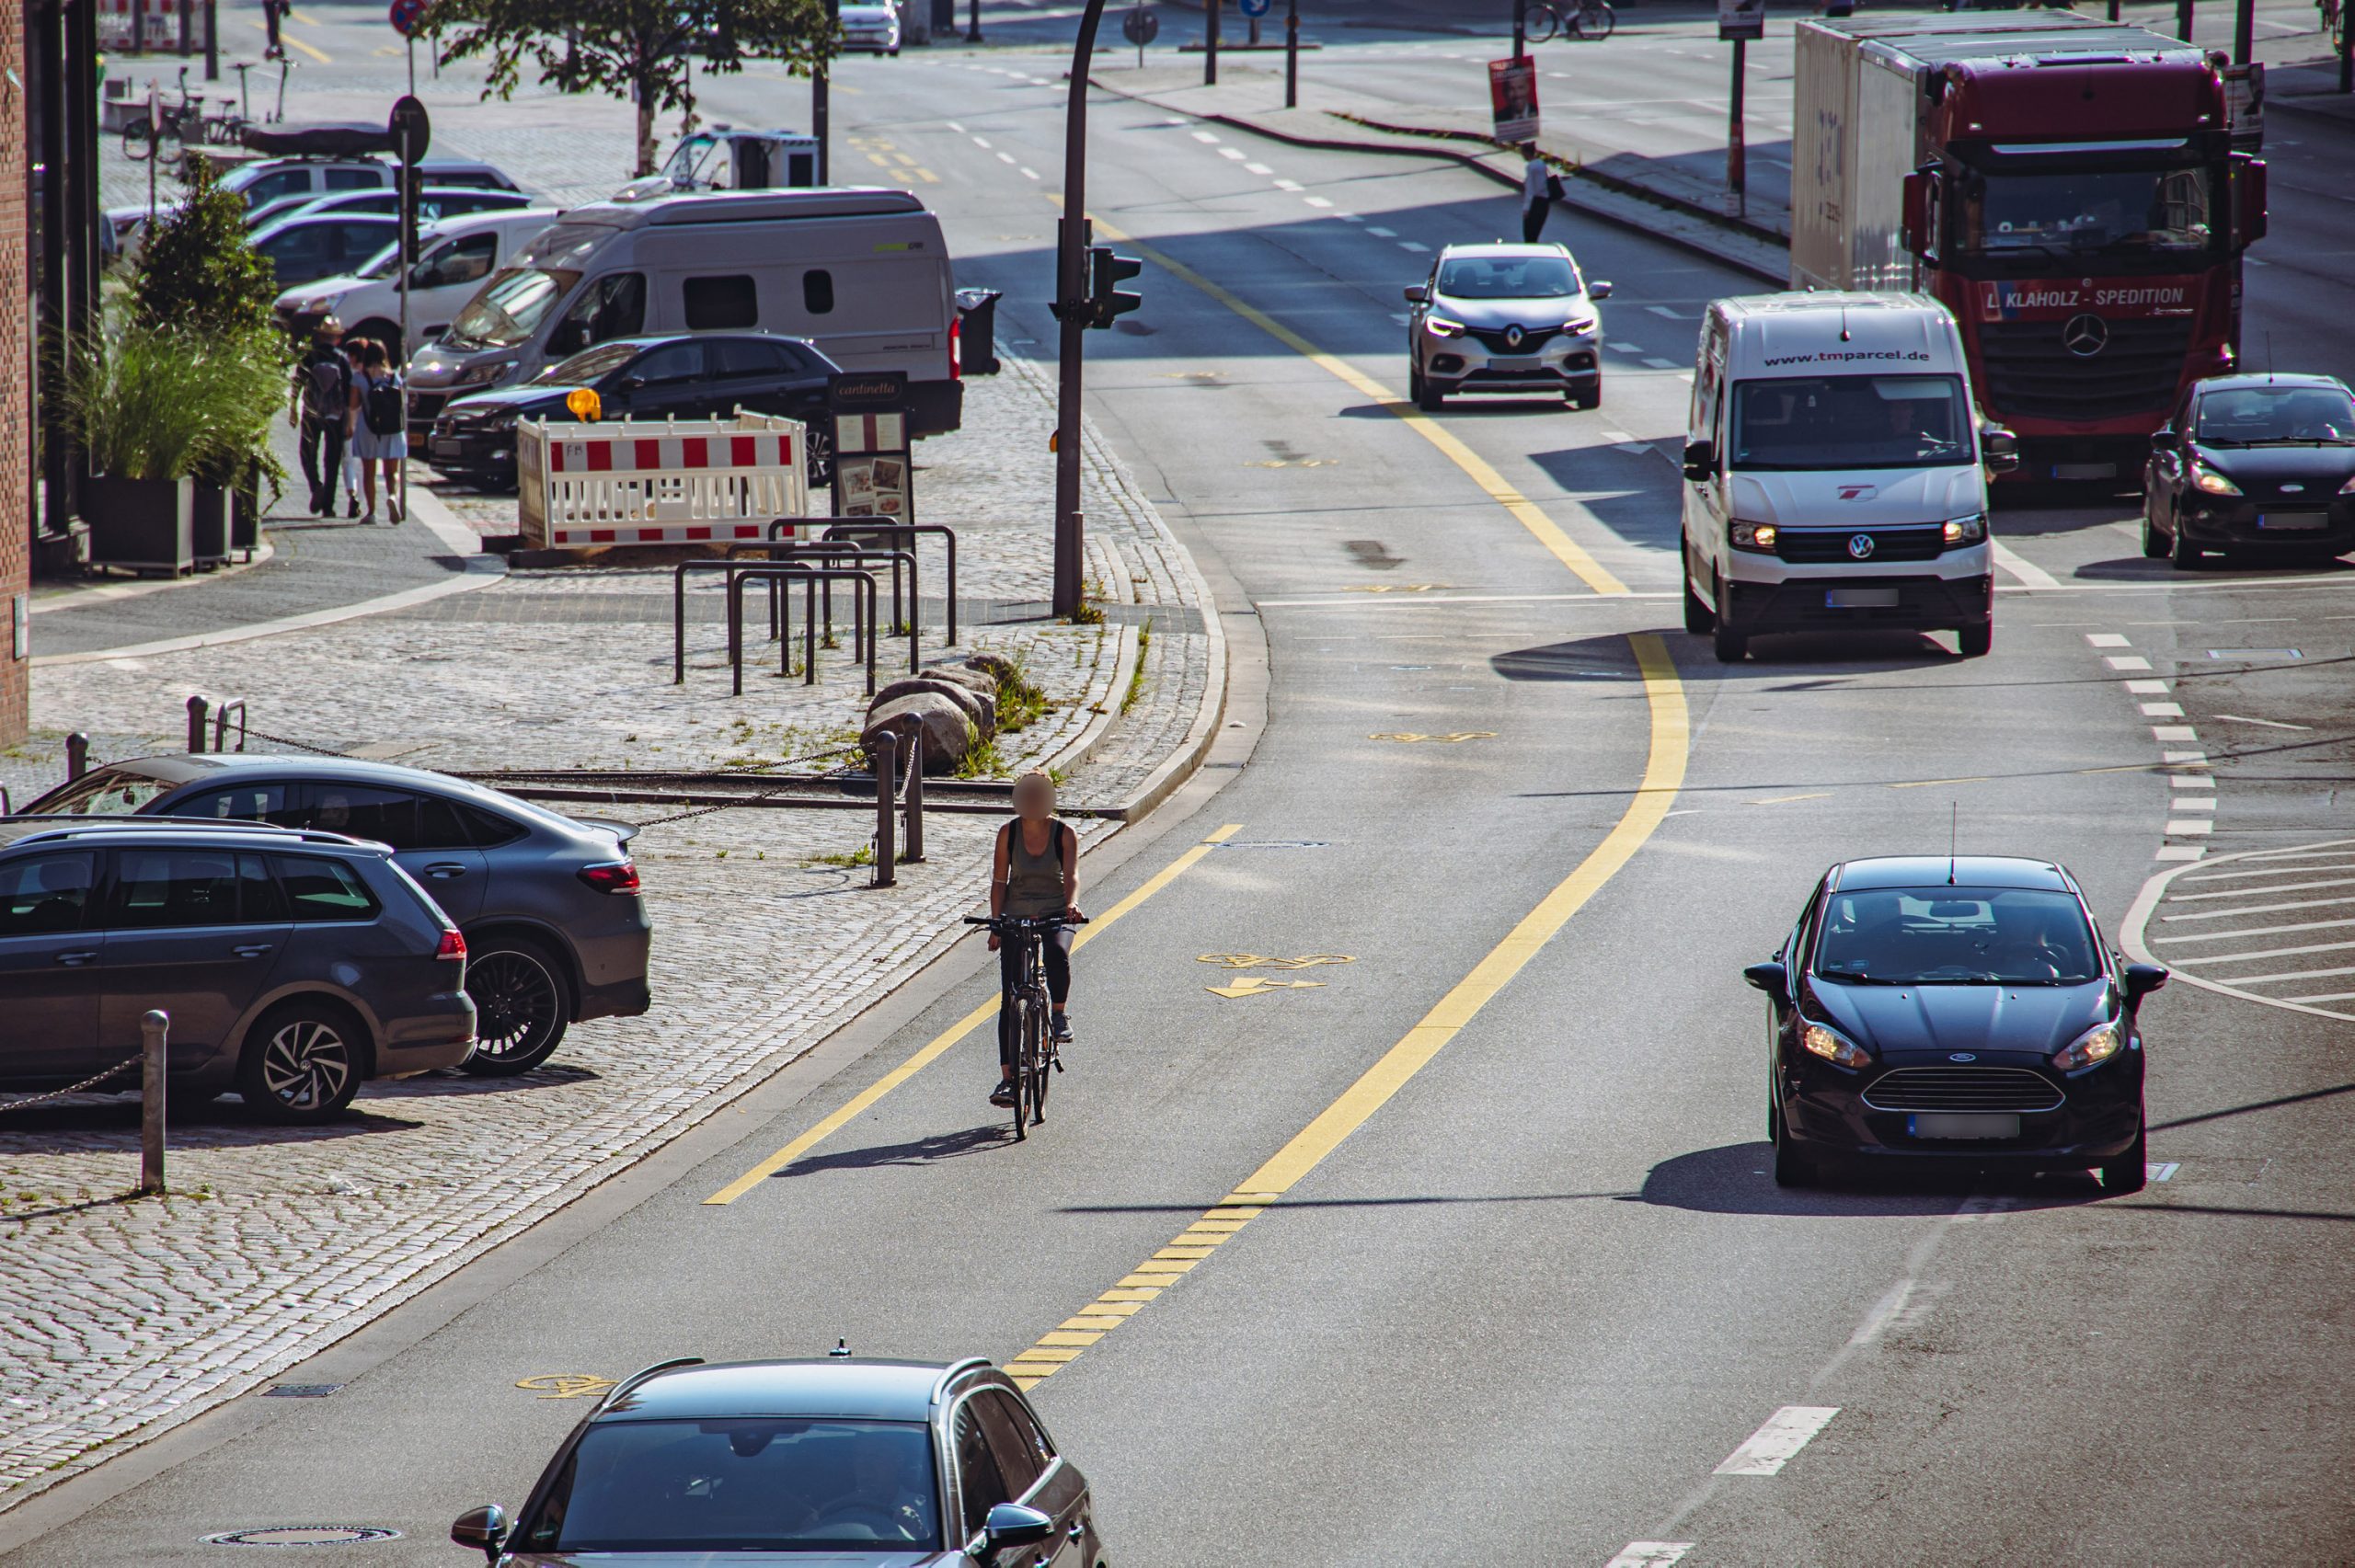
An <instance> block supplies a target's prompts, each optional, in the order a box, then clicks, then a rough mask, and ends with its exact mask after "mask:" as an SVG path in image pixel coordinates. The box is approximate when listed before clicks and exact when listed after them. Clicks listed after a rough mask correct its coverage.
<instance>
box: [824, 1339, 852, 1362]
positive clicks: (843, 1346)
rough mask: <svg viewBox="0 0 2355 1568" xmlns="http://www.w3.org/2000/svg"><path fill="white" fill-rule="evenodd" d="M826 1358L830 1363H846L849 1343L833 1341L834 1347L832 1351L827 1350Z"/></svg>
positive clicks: (841, 1340)
mask: <svg viewBox="0 0 2355 1568" xmlns="http://www.w3.org/2000/svg"><path fill="white" fill-rule="evenodd" d="M826 1358H827V1359H828V1360H830V1361H847V1360H849V1359H850V1341H848V1340H846V1339H837V1340H835V1341H834V1347H833V1349H832V1350H829V1351H828V1352H826Z"/></svg>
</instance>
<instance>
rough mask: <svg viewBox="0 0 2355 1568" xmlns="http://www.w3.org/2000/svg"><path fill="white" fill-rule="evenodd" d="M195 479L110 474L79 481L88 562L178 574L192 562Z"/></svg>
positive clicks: (194, 559)
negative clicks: (87, 532)
mask: <svg viewBox="0 0 2355 1568" xmlns="http://www.w3.org/2000/svg"><path fill="white" fill-rule="evenodd" d="M195 513H196V481H195V480H193V479H114V478H107V477H103V476H100V475H91V476H90V477H89V478H88V479H86V480H84V481H83V483H82V515H83V517H84V518H86V520H88V521H89V524H90V564H91V565H92V566H94V567H124V568H126V569H128V570H132V571H142V572H170V573H172V574H173V575H174V576H178V574H179V573H181V572H185V571H187V570H189V569H190V567H194V566H195V565H196V542H195V538H194V530H195V524H196V517H195Z"/></svg>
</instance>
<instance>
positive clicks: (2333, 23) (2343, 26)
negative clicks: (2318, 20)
mask: <svg viewBox="0 0 2355 1568" xmlns="http://www.w3.org/2000/svg"><path fill="white" fill-rule="evenodd" d="M2315 10H2317V11H2319V12H2321V13H2322V31H2323V36H2324V37H2325V38H2327V39H2328V40H2330V52H2332V53H2333V54H2344V53H2345V52H2347V6H2346V3H2345V0H2315Z"/></svg>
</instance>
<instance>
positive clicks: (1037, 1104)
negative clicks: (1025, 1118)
mask: <svg viewBox="0 0 2355 1568" xmlns="http://www.w3.org/2000/svg"><path fill="white" fill-rule="evenodd" d="M1054 1075H1055V1047H1054V1045H1053V1043H1052V1042H1051V1041H1050V1040H1048V1039H1047V1038H1045V1036H1043V1035H1042V1036H1040V1040H1039V1057H1038V1059H1037V1060H1036V1061H1034V1062H1032V1063H1031V1064H1030V1125H1031V1126H1033V1127H1036V1126H1038V1125H1039V1124H1040V1122H1043V1121H1045V1120H1046V1119H1047V1081H1048V1080H1049V1079H1051V1078H1052V1077H1054Z"/></svg>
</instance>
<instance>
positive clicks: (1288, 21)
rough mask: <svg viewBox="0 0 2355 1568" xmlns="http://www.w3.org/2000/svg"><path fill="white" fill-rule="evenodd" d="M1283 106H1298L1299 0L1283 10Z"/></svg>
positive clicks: (1287, 107) (1288, 107)
mask: <svg viewBox="0 0 2355 1568" xmlns="http://www.w3.org/2000/svg"><path fill="white" fill-rule="evenodd" d="M1284 107H1285V108H1286V109H1298V108H1299V107H1300V0H1290V3H1289V5H1288V6H1286V7H1285V10H1284Z"/></svg>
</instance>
